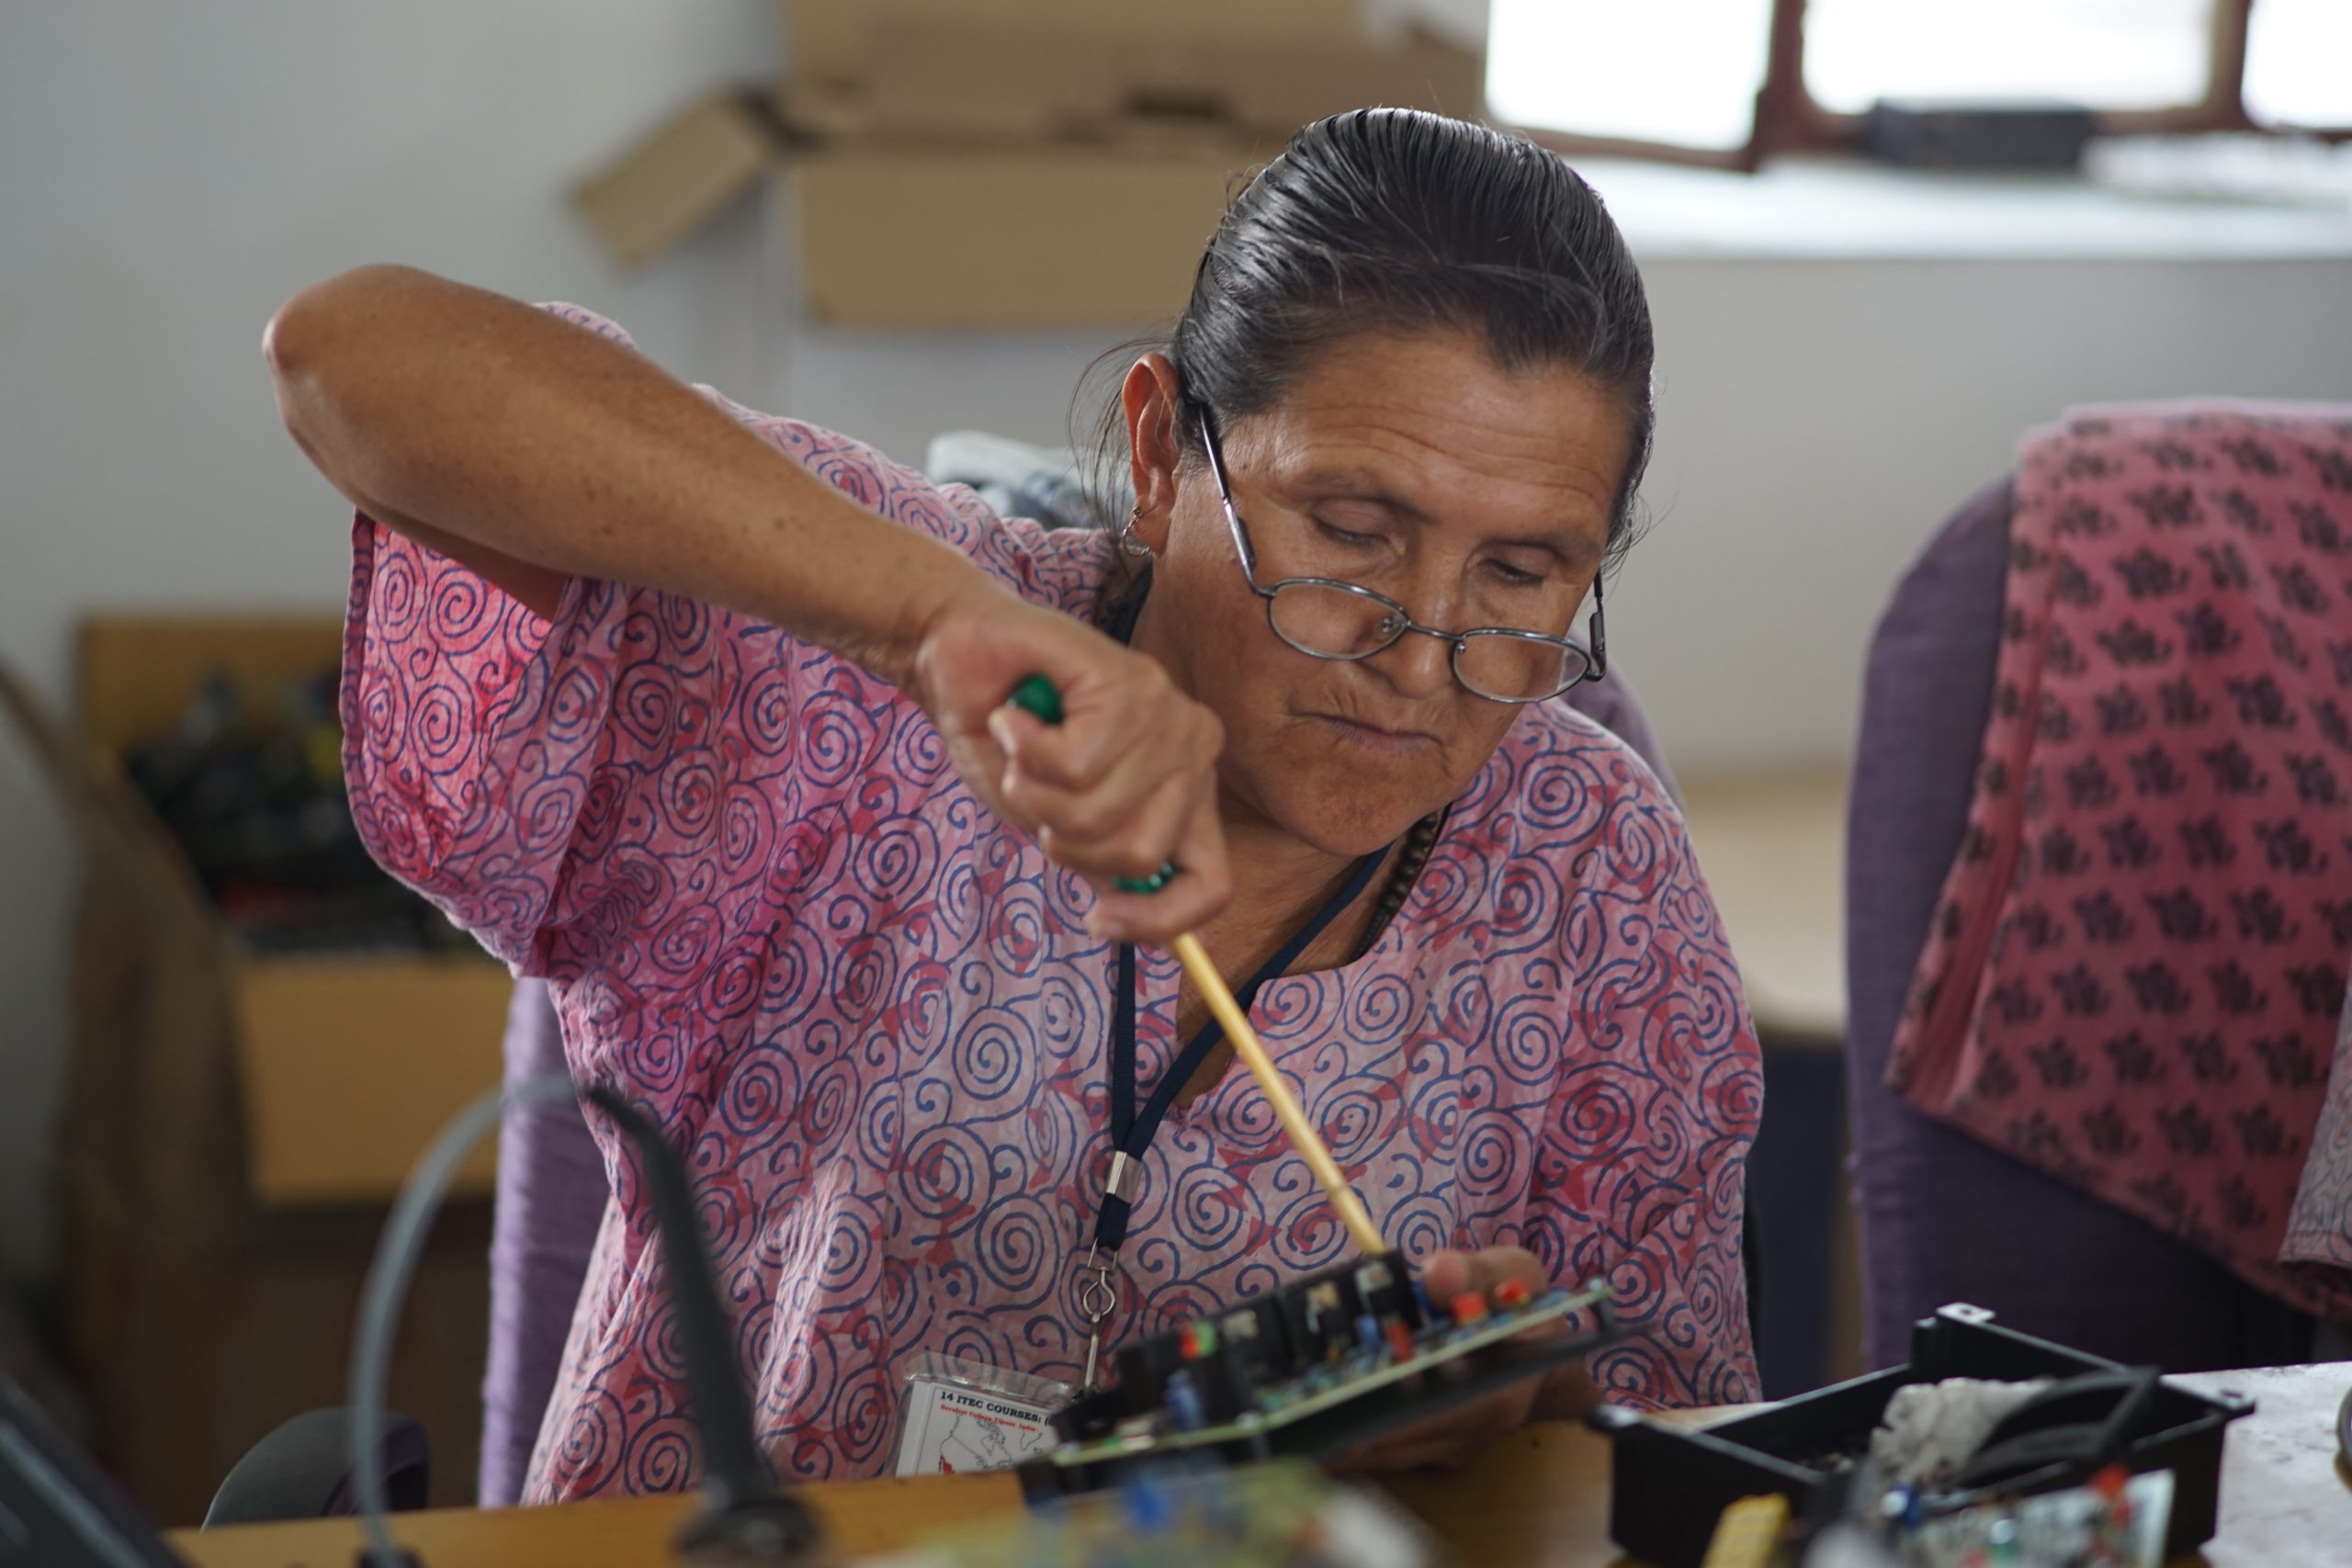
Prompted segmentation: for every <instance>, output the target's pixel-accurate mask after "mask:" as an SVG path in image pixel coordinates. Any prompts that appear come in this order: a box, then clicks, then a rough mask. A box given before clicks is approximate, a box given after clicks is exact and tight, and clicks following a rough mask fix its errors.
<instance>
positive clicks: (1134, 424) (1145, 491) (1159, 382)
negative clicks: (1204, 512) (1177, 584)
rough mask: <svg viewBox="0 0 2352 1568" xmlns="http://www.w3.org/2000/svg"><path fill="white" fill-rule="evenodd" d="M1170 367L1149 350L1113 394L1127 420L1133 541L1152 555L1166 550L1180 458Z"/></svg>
mask: <svg viewBox="0 0 2352 1568" xmlns="http://www.w3.org/2000/svg"><path fill="white" fill-rule="evenodd" d="M1178 398H1179V393H1178V390H1177V385H1176V367H1175V366H1173V365H1171V364H1170V363H1169V359H1168V356H1167V355H1164V354H1162V353H1160V352H1159V350H1157V349H1154V350H1153V351H1152V352H1151V353H1149V354H1147V355H1144V356H1143V357H1142V358H1141V359H1138V360H1136V362H1135V365H1134V367H1132V368H1131V369H1129V370H1128V372H1127V378H1126V381H1125V384H1124V385H1122V386H1121V387H1120V389H1119V402H1120V406H1121V408H1122V409H1123V410H1124V411H1125V414H1126V419H1127V468H1128V473H1129V477H1130V478H1131V479H1133V480H1134V481H1135V488H1136V516H1135V530H1136V537H1137V538H1139V539H1141V540H1142V541H1143V542H1144V544H1145V545H1147V546H1148V547H1150V549H1151V552H1152V553H1153V554H1154V555H1158V554H1159V552H1160V551H1162V550H1164V549H1166V548H1167V547H1168V526H1169V522H1170V517H1171V515H1172V514H1173V513H1174V512H1175V509H1176V470H1177V468H1178V465H1179V463H1180V460H1181V458H1182V451H1181V440H1180V437H1179V436H1178V434H1177V427H1178V425H1179V424H1180V423H1181V422H1180V421H1179V420H1178V418H1177V407H1178Z"/></svg>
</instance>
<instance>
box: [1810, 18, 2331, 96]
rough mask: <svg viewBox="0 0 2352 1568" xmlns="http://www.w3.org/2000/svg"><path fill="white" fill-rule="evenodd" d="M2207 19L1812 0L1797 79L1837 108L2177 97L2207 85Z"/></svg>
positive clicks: (2209, 22) (2201, 93) (2209, 21)
mask: <svg viewBox="0 0 2352 1568" xmlns="http://www.w3.org/2000/svg"><path fill="white" fill-rule="evenodd" d="M2323 3H2325V0H2323ZM2337 3H2339V4H2340V3H2341V0H2337ZM2211 28H2212V0H1809V4H1807V5H1806V6H1805V11H1804V85H1805V87H1806V89H1807V91H1809V92H1810V93H1811V94H1812V95H1813V101H1814V102H1815V103H1817V104H1819V105H1820V106H1821V107H1823V108H1825V109H1827V110H1829V111H1830V112H1831V113H1833V114H1860V113H1861V112H1862V111H1863V110H1865V109H1867V108H1869V107H1871V104H1873V103H1875V102H1877V101H1878V100H1879V99H1881V98H1943V99H1953V98H1965V99H1972V100H1976V101H1984V100H1988V99H1989V100H2003V99H2030V98H2044V99H2049V98H2054V99H2059V100H2062V101H2064V102H2066V103H2072V104H2083V105H2087V106H2088V107H2093V108H2102V109H2168V108H2183V107H2188V106H2189V105H2192V104H2195V103H2197V102H2198V101H2199V100H2200V99H2201V98H2203V97H2204V96H2205V85H2206V77H2207V75H2208V74H2209V68H2208V65H2207V53H2208V51H2209V47H2210V41H2211Z"/></svg>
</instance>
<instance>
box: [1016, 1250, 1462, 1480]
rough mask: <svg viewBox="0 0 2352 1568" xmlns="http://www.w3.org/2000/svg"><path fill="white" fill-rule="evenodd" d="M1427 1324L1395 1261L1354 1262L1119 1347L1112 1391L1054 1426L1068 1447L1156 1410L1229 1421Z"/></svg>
mask: <svg viewBox="0 0 2352 1568" xmlns="http://www.w3.org/2000/svg"><path fill="white" fill-rule="evenodd" d="M1427 1321H1428V1315H1427V1313H1426V1311H1425V1309H1424V1306H1423V1303H1422V1301H1421V1296H1420V1292H1419V1289H1418V1288H1417V1287H1416V1286H1415V1284H1414V1282H1413V1276H1412V1272H1411V1270H1410V1269H1408V1267H1407V1265H1406V1262H1405V1258H1404V1255H1403V1254H1402V1253H1398V1252H1384V1253H1382V1254H1381V1255H1380V1256H1378V1257H1376V1258H1359V1259H1356V1260H1355V1261H1353V1262H1350V1263H1344V1264H1341V1265H1340V1267H1338V1268H1336V1269H1325V1270H1324V1271H1323V1272H1321V1273H1319V1274H1309V1275H1307V1276H1306V1277H1305V1278H1303V1279H1299V1280H1292V1281H1291V1282H1290V1283H1289V1284H1286V1285H1284V1286H1283V1287H1282V1288H1281V1289H1279V1290H1276V1291H1271V1292H1267V1293H1266V1294H1264V1295H1260V1296H1252V1297H1250V1299H1248V1300H1247V1301H1242V1302H1238V1303H1234V1304H1233V1305H1232V1306H1230V1307H1228V1308H1226V1309H1225V1310H1223V1311H1221V1312H1217V1313H1215V1314H1211V1315H1209V1316H1206V1317H1201V1318H1195V1319H1194V1320H1193V1321H1192V1322H1190V1323H1187V1324H1183V1325H1180V1326H1178V1327H1175V1328H1171V1329H1168V1330H1166V1331H1165V1332H1162V1333H1159V1334H1154V1335H1152V1336H1150V1337H1148V1338H1145V1339H1142V1340H1139V1341H1137V1342H1136V1343H1135V1344H1133V1345H1129V1346H1126V1347H1125V1348H1122V1349H1121V1350H1120V1351H1119V1353H1118V1356H1117V1358H1116V1359H1115V1361H1114V1366H1115V1367H1116V1368H1117V1370H1118V1383H1117V1385H1116V1386H1115V1387H1113V1388H1109V1389H1105V1390H1103V1391H1102V1392H1100V1393H1093V1394H1089V1395H1087V1396H1085V1397H1083V1398H1081V1399H1079V1400H1077V1401H1076V1402H1074V1403H1072V1404H1069V1405H1067V1406H1065V1407H1064V1408H1063V1409H1062V1411H1061V1412H1060V1413H1059V1414H1057V1416H1055V1417H1054V1427H1055V1429H1056V1430H1057V1432H1058V1433H1059V1434H1060V1435H1061V1437H1062V1438H1063V1440H1064V1441H1066V1442H1071V1441H1083V1440H1085V1439H1087V1438H1098V1437H1101V1436H1102V1435H1103V1434H1104V1433H1106V1432H1108V1431H1110V1430H1111V1429H1112V1428H1113V1427H1115V1426H1117V1425H1118V1424H1119V1423H1120V1422H1121V1421H1124V1420H1125V1419H1127V1418H1128V1417H1130V1416H1142V1415H1147V1414H1148V1413H1150V1412H1152V1411H1155V1410H1160V1409H1168V1410H1170V1411H1174V1412H1179V1413H1181V1414H1182V1416H1185V1417H1187V1418H1189V1419H1192V1420H1193V1421H1194V1422H1196V1423H1197V1422H1207V1423H1211V1424H1215V1423H1220V1422H1225V1421H1229V1420H1231V1419H1233V1418H1234V1417H1235V1416H1238V1415H1240V1414H1241V1413H1242V1412H1243V1411H1244V1410H1247V1409H1249V1408H1250V1407H1251V1406H1252V1405H1253V1404H1254V1403H1255V1398H1256V1394H1257V1391H1258V1390H1260V1389H1261V1388H1263V1387H1266V1386H1267V1385H1269V1384H1272V1383H1277V1382H1283V1381H1284V1380H1286V1379H1290V1378H1295V1377H1297V1376H1299V1375H1300V1374H1301V1373H1303V1372H1305V1371H1307V1370H1308V1369H1310V1368H1312V1367H1316V1366H1330V1365H1336V1364H1338V1363H1339V1362H1340V1361H1342V1360H1344V1359H1346V1358H1347V1357H1348V1356H1349V1355H1350V1354H1351V1352H1353V1351H1356V1350H1358V1349H1361V1348H1367V1347H1368V1346H1371V1347H1377V1346H1395V1345H1397V1343H1398V1342H1399V1337H1400V1336H1401V1337H1402V1340H1403V1342H1405V1343H1407V1344H1409V1342H1410V1340H1411V1338H1412V1337H1413V1336H1414V1335H1416V1334H1418V1333H1419V1331H1420V1329H1421V1327H1422V1326H1423V1325H1424V1324H1425V1323H1426V1322H1427Z"/></svg>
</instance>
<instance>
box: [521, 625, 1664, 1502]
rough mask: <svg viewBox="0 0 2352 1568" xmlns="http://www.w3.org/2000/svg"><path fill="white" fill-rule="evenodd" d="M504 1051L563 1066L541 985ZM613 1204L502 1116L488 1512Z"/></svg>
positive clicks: (1590, 698) (1616, 724)
mask: <svg viewBox="0 0 2352 1568" xmlns="http://www.w3.org/2000/svg"><path fill="white" fill-rule="evenodd" d="M1567 700H1568V702H1569V705H1571V706H1573V707H1575V708H1576V709H1577V711H1579V712H1581V713H1584V714H1586V715H1588V716H1590V717H1591V718H1592V719H1593V720H1594V721H1595V722H1597V723H1599V724H1600V725H1601V726H1603V727H1604V728H1608V729H1609V730H1611V732H1613V733H1614V734H1616V735H1617V736H1618V737H1619V738H1620V739H1623V741H1624V742H1625V743H1626V745H1628V746H1630V747H1632V748H1633V750H1634V754H1635V755H1636V756H1638V757H1640V758H1641V759H1642V761H1645V762H1646V763H1648V764H1649V767H1650V771H1651V772H1653V773H1657V776H1658V779H1659V781H1660V782H1661V783H1663V784H1665V785H1666V788H1667V791H1668V794H1669V795H1672V794H1675V786H1674V776H1673V774H1672V773H1669V772H1668V769H1667V765H1666V757H1665V754H1664V753H1663V752H1662V751H1660V750H1658V745H1657V736H1656V735H1655V734H1654V733H1653V732H1652V731H1651V729H1650V726H1649V721H1648V720H1647V719H1646V718H1645V717H1644V716H1642V710H1641V706H1640V705H1639V704H1637V703H1636V702H1634V694H1633V692H1632V691H1631V690H1630V689H1629V688H1628V687H1627V686H1626V684H1625V682H1624V680H1623V677H1622V676H1621V675H1619V674H1617V673H1616V672H1614V671H1611V673H1610V674H1609V675H1608V676H1606V677H1605V678H1604V679H1601V680H1599V681H1594V682H1588V683H1586V684H1584V685H1581V686H1578V687H1577V688H1576V690H1575V691H1574V692H1572V693H1571V694H1569V696H1568V699H1567ZM1676 798H1678V799H1679V795H1677V796H1676ZM505 1051H506V1081H507V1082H508V1083H509V1084H513V1083H516V1082H519V1081H520V1080H522V1079H524V1078H528V1077H536V1076H537V1075H538V1074H540V1073H547V1072H555V1071H558V1070H560V1069H561V1068H562V1067H563V1066H564V1056H563V1039H562V1036H561V1034H560V1032H559V1031H558V1029H557V1026H556V1016H555V1008H554V1006H553V1004H552V1003H551V1002H550V1001H549V1000H548V989H547V986H546V983H545V982H543V981H539V980H521V981H517V982H516V983H515V999H514V1003H513V1005H512V1006H511V1007H510V1008H509V1010H508V1011H507V1015H506V1044H505ZM607 1194H608V1189H607V1187H606V1185H605V1159H604V1156H603V1155H602V1154H601V1153H600V1152H599V1151H598V1149H597V1147H596V1142H595V1139H594V1137H593V1136H591V1135H590V1134H589V1131H588V1124H587V1123H586V1122H584V1121H582V1119H581V1116H580V1112H579V1111H578V1109H577V1108H575V1107H573V1106H570V1105H536V1106H529V1107H526V1108H524V1109H521V1110H510V1111H507V1112H506V1118H505V1121H504V1122H503V1124H502V1127H501V1130H500V1141H499V1145H498V1197H497V1211H496V1216H495V1219H494V1222H493V1225H492V1236H491V1248H490V1359H489V1364H488V1366H487V1368H486V1369H485V1371H484V1372H483V1375H482V1431H481V1488H480V1498H481V1506H483V1507H485V1508H503V1507H507V1506H512V1505H513V1504H514V1503H515V1501H517V1500H518V1499H519V1498H520V1497H521V1495H522V1492H523V1478H524V1475H525V1473H526V1472H527V1471H528V1469H529V1467H530V1461H531V1449H532V1446H533V1444H534V1443H536V1442H537V1439H538V1433H539V1421H540V1417H541V1416H543V1415H544V1414H545V1413H546V1411H547V1406H548V1397H549V1396H550V1395H551V1394H553V1393H554V1392H555V1380H556V1372H557V1370H558V1367H559V1365H560V1362H561V1360H562V1358H563V1343H564V1339H565V1337H567V1336H568V1335H569V1334H570V1333H571V1314H572V1309H573V1307H574V1306H575V1305H577V1304H578V1303H579V1300H580V1287H581V1284H582V1281H583V1280H585V1279H586V1278H587V1275H588V1254H589V1251H590V1250H591V1249H592V1248H593V1247H594V1246H595V1243H596V1229H597V1226H598V1224H600V1223H601V1221H602V1219H603V1216H604V1212H605V1198H606V1196H607Z"/></svg>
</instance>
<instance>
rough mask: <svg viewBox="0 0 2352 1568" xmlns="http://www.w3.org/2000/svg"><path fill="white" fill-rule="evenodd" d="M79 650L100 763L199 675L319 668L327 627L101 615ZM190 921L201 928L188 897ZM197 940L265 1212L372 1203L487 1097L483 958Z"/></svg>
mask: <svg viewBox="0 0 2352 1568" xmlns="http://www.w3.org/2000/svg"><path fill="white" fill-rule="evenodd" d="M80 655H81V659H80V662H81V670H82V715H83V734H84V737H85V740H86V741H87V742H88V744H89V745H90V747H91V748H92V749H93V750H94V752H95V753H96V759H97V761H96V765H98V766H101V767H103V766H107V765H109V764H110V763H111V762H112V761H114V760H116V759H119V758H120V757H121V756H122V754H123V753H124V751H125V750H127V749H129V748H130V747H131V746H133V745H136V744H138V743H140V742H141V741H144V740H150V739H154V738H155V737H156V736H157V735H158V734H159V733H161V732H162V731H163V730H164V728H166V727H167V726H169V725H170V724H171V723H172V722H173V721H174V720H175V719H176V718H177V717H178V716H180V714H181V713H182V712H184V711H185V710H186V708H187V705H188V703H189V700H190V699H191V698H192V697H193V696H194V694H195V693H196V690H197V686H198V682H200V681H201V680H202V679H203V678H204V677H205V675H206V674H207V673H208V672H209V671H225V672H227V673H229V674H232V675H237V676H243V677H245V678H248V679H253V680H262V681H282V680H288V679H299V678H301V677H304V676H310V675H315V674H318V673H320V672H321V671H332V670H334V669H335V668H336V667H337V666H338V665H339V664H340V662H341V660H342V656H343V623H342V621H341V620H340V619H337V618H333V617H321V616H226V617H224V616H197V617H190V616H139V617H102V618H96V619H93V620H90V621H87V622H85V624H84V625H83V626H82V628H81V638H80ZM133 804H134V805H135V800H134V802H133ZM156 837H158V838H160V837H161V829H160V826H159V827H158V828H157V829H156ZM192 913H193V914H194V916H195V918H197V919H199V920H204V921H206V923H208V924H209V926H212V927H216V928H217V927H218V925H219V922H218V921H217V919H210V918H209V911H206V910H204V909H203V908H202V907H201V901H200V899H199V900H198V909H196V910H195V911H192ZM214 936H215V941H214V943H213V945H214V947H215V948H216V950H217V952H218V953H219V956H220V964H221V965H222V970H223V978H224V980H225V984H226V989H227V994H228V996H229V998H230V1004H231V1010H232V1024H233V1028H234V1039H235V1061H234V1063H233V1066H234V1069H235V1075H236V1081H237V1087H238V1091H239V1092H238V1109H239V1111H240V1117H239V1121H240V1124H241V1125H242V1127H243V1134H244V1150H243V1153H244V1165H245V1174H246V1180H247V1183H248V1186H249V1190H250V1192H251V1195H252V1197H253V1198H254V1201H256V1202H258V1203H260V1204H262V1205H264V1206H265V1207H272V1208H277V1207H295V1206H300V1205H303V1204H315V1203H383V1202H389V1201H390V1200H391V1199H392V1197H393V1196H394V1195H395V1194H397V1193H398V1192H399V1191H400V1189H401V1182H402V1181H404V1180H405V1179H407V1177H408V1172H409V1169H410V1168H411V1167H412V1166H413V1165H414V1163H415V1161H416V1157H417V1156H418V1155H419V1154H421V1153H422V1152H423V1151H424V1146H425V1145H426V1144H427V1143H429V1142H430V1141H431V1139H432V1137H433V1134H435V1132H436V1131H437V1130H438V1129H439V1128H440V1127H441V1126H442V1125H443V1124H444V1123H445V1122H447V1121H448V1120H449V1118H450V1117H452V1116H454V1115H456V1114H457V1112H458V1111H459V1110H460V1109H462V1108H463V1107H464V1106H465V1104H466V1103H467V1102H468V1101H469V1100H472V1099H474V1098H475V1097H476V1096H478V1095H481V1094H482V1093H483V1092H485V1091H486V1090H489V1089H494V1088H496V1087H497V1085H498V1081H499V1077H500V1072H501V1063H500V1055H499V1050H500V1043H501V1042H502V1040H503V1037H504V1033H505V1023H506V999H507V997H508V995H509V994H510V993H511V991H512V989H513V986H514V981H513V978H512V976H509V975H508V973H507V972H506V970H505V968H504V967H503V965H501V964H497V963H495V962H493V961H492V960H490V959H489V958H488V957H486V956H485V957H484V958H482V959H481V960H479V961H474V960H467V959H451V958H447V957H431V956H423V955H417V956H410V955H405V954H390V955H383V956H367V957H359V958H335V959H324V958H318V957H310V956H295V957H257V956H255V955H254V954H251V953H243V952H240V951H238V950H237V949H236V948H235V946H234V944H233V943H232V942H230V941H229V940H228V935H227V932H226V931H225V930H217V931H215V932H214ZM496 1157H497V1156H496V1152H495V1150H494V1148H492V1146H490V1145H484V1146H483V1147H482V1148H481V1149H479V1150H477V1151H476V1152H475V1153H474V1155H473V1156H472V1157H470V1158H469V1160H468V1161H467V1162H466V1164H465V1165H464V1166H463V1167H462V1168H460V1170H459V1172H458V1178H457V1180H456V1182H455V1183H454V1184H453V1186H452V1188H451V1190H452V1192H453V1193H455V1194H458V1195H461V1196H477V1197H478V1196H482V1195H486V1194H487V1193H488V1192H489V1191H490V1190H491V1188H492V1185H493V1183H494V1181H495V1179H496Z"/></svg>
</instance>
